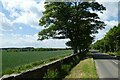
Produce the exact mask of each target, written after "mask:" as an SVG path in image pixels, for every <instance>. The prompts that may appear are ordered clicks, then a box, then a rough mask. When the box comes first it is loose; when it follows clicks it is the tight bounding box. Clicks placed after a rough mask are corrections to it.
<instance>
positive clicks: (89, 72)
mask: <svg viewBox="0 0 120 80" xmlns="http://www.w3.org/2000/svg"><path fill="white" fill-rule="evenodd" d="M65 78H98V75H97V72H96V67H95V63H94V61H93V59H92V58H87V59H84V60H82V61H80V63H79V64H78V65H76V66H75V67H74V68H73V69H72V70H71V72H70V73H69V75H67V76H66V77H65Z"/></svg>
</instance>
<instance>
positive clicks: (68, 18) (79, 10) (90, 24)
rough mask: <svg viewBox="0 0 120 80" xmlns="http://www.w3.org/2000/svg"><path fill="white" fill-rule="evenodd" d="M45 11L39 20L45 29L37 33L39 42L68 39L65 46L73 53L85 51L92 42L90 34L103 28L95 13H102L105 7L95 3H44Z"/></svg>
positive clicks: (102, 23)
mask: <svg viewBox="0 0 120 80" xmlns="http://www.w3.org/2000/svg"><path fill="white" fill-rule="evenodd" d="M45 9H46V10H45V11H44V12H43V14H44V15H43V16H42V18H41V19H40V20H39V25H41V26H44V27H45V29H43V30H42V31H40V32H39V33H38V36H39V40H44V39H49V38H53V39H70V41H68V42H67V43H66V44H67V45H68V46H71V47H72V48H73V49H74V53H78V50H79V51H83V50H86V49H87V48H88V46H89V45H90V44H91V43H92V40H93V36H91V34H94V33H97V32H98V31H97V30H98V29H103V28H104V26H105V24H104V22H102V21H100V19H99V17H98V15H97V14H96V13H95V12H98V11H100V12H101V13H102V11H103V10H105V7H103V5H101V4H99V3H97V2H82V1H81V2H60V3H58V2H46V3H45ZM91 11H93V12H91Z"/></svg>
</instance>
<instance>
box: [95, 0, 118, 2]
mask: <svg viewBox="0 0 120 80" xmlns="http://www.w3.org/2000/svg"><path fill="white" fill-rule="evenodd" d="M95 1H97V2H119V0H95Z"/></svg>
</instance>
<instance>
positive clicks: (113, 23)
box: [95, 20, 118, 41]
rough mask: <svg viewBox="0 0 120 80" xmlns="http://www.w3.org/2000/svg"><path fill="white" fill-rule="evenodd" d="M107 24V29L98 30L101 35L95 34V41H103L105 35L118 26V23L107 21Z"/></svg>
mask: <svg viewBox="0 0 120 80" xmlns="http://www.w3.org/2000/svg"><path fill="white" fill-rule="evenodd" d="M105 24H107V26H105V29H103V30H98V31H99V33H98V34H95V36H96V37H95V41H97V40H100V39H102V38H103V37H104V36H105V34H106V33H107V32H108V31H109V30H110V29H111V28H113V27H114V26H117V25H118V21H114V20H113V21H105Z"/></svg>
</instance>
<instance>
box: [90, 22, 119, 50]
mask: <svg viewBox="0 0 120 80" xmlns="http://www.w3.org/2000/svg"><path fill="white" fill-rule="evenodd" d="M92 47H93V48H94V49H97V50H100V51H102V52H120V23H119V24H118V26H114V27H113V28H111V29H110V30H109V31H108V32H107V33H106V35H105V37H104V38H102V39H101V40H98V41H97V42H95V43H94V44H93V45H92Z"/></svg>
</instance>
